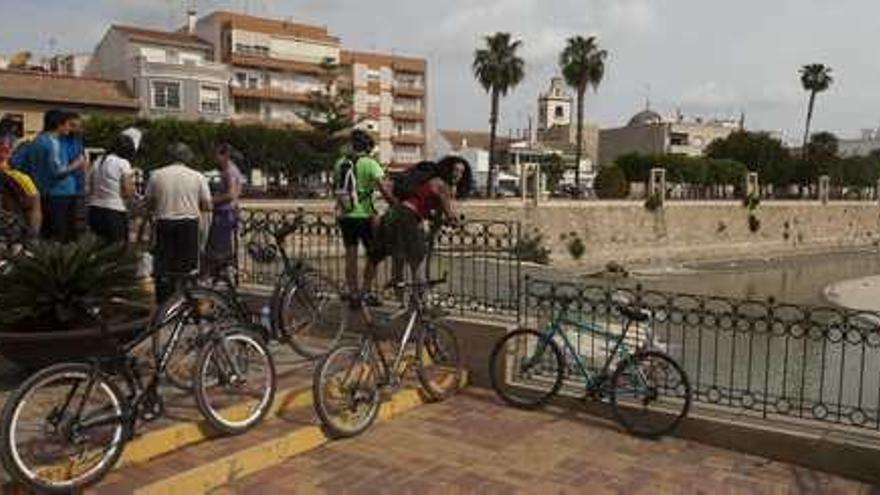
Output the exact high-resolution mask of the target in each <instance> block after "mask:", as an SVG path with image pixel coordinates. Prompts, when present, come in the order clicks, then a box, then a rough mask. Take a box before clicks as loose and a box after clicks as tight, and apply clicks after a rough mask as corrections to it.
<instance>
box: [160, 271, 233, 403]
mask: <svg viewBox="0 0 880 495" xmlns="http://www.w3.org/2000/svg"><path fill="white" fill-rule="evenodd" d="M243 318H245V315H242V314H241V312H240V311H239V309H238V308H237V307H236V305H235V304H233V303H232V301H230V300H229V299H228V298H227V297H226V296H225V295H224V294H222V293H220V292H217V291H215V290H211V289H206V288H195V289H191V290H190V291H189V297H188V298H187V297H185V296H184V295H183V294H178V295H177V296H175V297H174V298H172V299H170V300H169V301H166V303H165V304H163V306H162V309H160V310H159V312H157V317H156V318H155V319H154V321H155V323H156V324H157V325H159V326H158V327H157V330H156V331H155V332H154V333H153V338H152V345H153V356H154V357H155V359H156V363H158V362H159V361H160V359H161V358H162V356H163V354H164V353H165V352H166V348H167V346H169V345H171V346H172V347H171V349H170V352H169V354H168V358H167V359H168V361H167V363H166V365H165V373H164V378H165V379H166V380H167V382H168V383H169V384H171V385H172V386H174V387H175V388H178V389H180V390H184V391H191V390H192V389H193V369H195V364H196V359H197V357H198V351H199V344H200V343H201V340H202V337H203V336H204V335H207V334H208V332H209V331H210V330H211V329H212V328H213V327H214V326H215V325H217V324H218V323H221V322H241V323H246V322H247V321H246V320H245V321H242V319H243ZM175 332H177V340H176V341H172V340H171V338H172V336H173V335H174V333H175Z"/></svg>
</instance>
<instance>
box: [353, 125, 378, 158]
mask: <svg viewBox="0 0 880 495" xmlns="http://www.w3.org/2000/svg"><path fill="white" fill-rule="evenodd" d="M351 146H352V148H354V150H355V151H357V152H359V153H369V152H370V151H373V148H374V147H375V146H376V142H375V141H373V136H370V134H369V133H368V132H367V131H364V130H361V129H355V130H353V131H351Z"/></svg>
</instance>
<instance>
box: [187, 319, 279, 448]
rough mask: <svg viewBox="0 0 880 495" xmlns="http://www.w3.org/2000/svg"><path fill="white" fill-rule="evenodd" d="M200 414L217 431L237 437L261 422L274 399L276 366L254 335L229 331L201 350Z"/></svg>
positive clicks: (198, 376)
mask: <svg viewBox="0 0 880 495" xmlns="http://www.w3.org/2000/svg"><path fill="white" fill-rule="evenodd" d="M195 369H196V370H197V372H196V374H195V395H196V404H197V405H198V407H199V411H200V412H201V413H202V415H204V417H205V419H207V420H208V423H210V424H211V426H212V427H214V428H215V429H216V430H218V431H220V432H223V433H225V434H227V435H237V434H239V433H243V432H245V431H247V430H249V429H251V428H253V427H254V426H255V425H256V424H257V423H259V422H260V421H262V420H263V418H264V417H265V416H266V414H267V413H268V412H269V408H270V407H271V406H272V401H273V399H274V397H275V386H276V384H275V363H274V361H273V360H272V355H271V354H270V353H269V349H268V348H267V347H266V344H265V343H264V342H263V340H262V339H261V338H260V337H259V336H258V335H257V334H255V333H253V332H251V331H247V330H243V329H232V330H228V331H226V332H224V334H223V335H222V336H221V337H219V338H217V339H216V340H212V341H211V342H210V343H209V344H207V345H205V346H203V347H202V348H201V350H200V352H199V357H198V360H197V362H196V368H195Z"/></svg>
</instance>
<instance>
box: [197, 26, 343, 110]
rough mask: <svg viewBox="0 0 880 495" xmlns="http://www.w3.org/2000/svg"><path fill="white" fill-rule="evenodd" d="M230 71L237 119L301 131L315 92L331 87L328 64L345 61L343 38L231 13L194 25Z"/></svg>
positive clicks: (320, 30)
mask: <svg viewBox="0 0 880 495" xmlns="http://www.w3.org/2000/svg"><path fill="white" fill-rule="evenodd" d="M192 24H193V25H194V30H195V32H196V33H198V35H199V36H200V37H202V38H203V39H204V40H207V42H208V43H209V44H210V45H211V46H212V47H213V48H214V51H213V53H214V61H215V62H222V63H225V64H228V65H229V66H230V68H231V69H230V70H231V73H232V78H231V82H230V85H229V86H230V96H231V100H232V109H231V110H232V112H231V113H232V117H233V118H234V119H236V120H239V121H246V122H262V123H269V124H285V125H293V126H302V125H303V124H304V122H303V121H302V119H301V117H300V116H301V114H302V113H303V112H304V111H305V110H306V108H305V106H304V105H305V103H307V102H308V101H309V98H310V94H311V93H312V92H314V91H324V90H325V88H326V86H327V85H326V83H325V79H324V78H323V76H325V75H326V71H325V69H324V68H323V66H322V63H323V62H325V61H326V62H330V63H333V64H338V63H339V62H340V42H339V38H337V37H335V36H331V35H330V34H329V33H328V32H327V28H325V27H319V26H310V25H306V24H300V23H294V22H287V21H282V20H273V19H264V18H260V17H253V16H249V15H243V14H236V13H232V12H226V11H217V12H213V13H211V14H209V15H207V16H205V17H202V18H201V19H199V20H198V21H197V22H193V23H192Z"/></svg>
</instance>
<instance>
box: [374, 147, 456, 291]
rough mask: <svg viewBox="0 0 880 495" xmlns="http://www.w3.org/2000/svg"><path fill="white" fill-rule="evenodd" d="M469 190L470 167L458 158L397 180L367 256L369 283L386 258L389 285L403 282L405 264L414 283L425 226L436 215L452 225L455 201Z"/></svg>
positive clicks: (424, 249)
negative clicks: (393, 200)
mask: <svg viewBox="0 0 880 495" xmlns="http://www.w3.org/2000/svg"><path fill="white" fill-rule="evenodd" d="M470 188H471V167H470V164H469V163H468V162H467V160H465V159H464V158H461V157H458V156H447V157H445V158H443V159H441V160H440V161H438V162H436V163H434V162H421V163H419V164H417V165H415V166H414V167H412V168H411V169H410V170H408V171H407V172H405V173H404V174H403V175H402V176H401V177H399V178H398V179H397V180H396V181H395V184H394V195H395V197H396V199H397V202H396V203H395V204H394V205H392V206H391V208H389V209H388V211H386V212H385V214H384V215H383V216H382V219H381V223H380V225H379V229H378V231H377V233H376V238H375V242H374V243H373V245H372V248H371V249H370V251H369V253H368V256H369V263H368V265H367V270H368V274H369V277H370V278H369V281H370V283H372V281H373V278H374V277H375V273H376V267H377V266H378V264H379V263H380V262H382V260H384V259H385V258H387V257H388V256H391V257H392V263H393V265H392V275H391V276H392V283H394V282H398V281H400V280H402V278H403V277H402V276H403V266H404V264H406V265H408V266H409V268H410V273H411V275H412V277H413V280H416V279H417V277H418V270H419V267H420V266H421V265H422V262H423V261H424V260H425V256H426V255H427V253H428V242H430V239H428V237H427V235H426V232H425V228H424V224H425V222H426V221H427V220H429V219H433V218H436V217H437V216H438V215H439V216H442V217H445V218H446V220H447V221H448V222H454V221H455V219H456V218H457V216H456V215H455V209H454V204H455V200H456V199H457V198H462V197H465V196H467V194H468V193H469V192H470Z"/></svg>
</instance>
